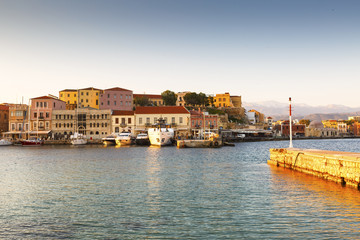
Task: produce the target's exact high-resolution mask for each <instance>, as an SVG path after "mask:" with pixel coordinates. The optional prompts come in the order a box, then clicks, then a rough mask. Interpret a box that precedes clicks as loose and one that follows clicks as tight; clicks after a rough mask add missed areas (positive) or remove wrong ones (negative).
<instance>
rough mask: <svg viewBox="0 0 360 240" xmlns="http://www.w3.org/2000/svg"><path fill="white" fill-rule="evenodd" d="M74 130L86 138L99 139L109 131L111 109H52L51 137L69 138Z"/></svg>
mask: <svg viewBox="0 0 360 240" xmlns="http://www.w3.org/2000/svg"><path fill="white" fill-rule="evenodd" d="M74 132H79V133H82V134H84V135H86V138H88V139H101V138H103V137H105V136H107V135H108V134H110V133H111V110H109V109H107V110H98V109H93V108H79V109H77V110H54V111H53V114H52V133H53V134H52V137H53V138H55V139H59V138H65V139H67V138H69V137H70V136H71V135H72V134H73V133H74Z"/></svg>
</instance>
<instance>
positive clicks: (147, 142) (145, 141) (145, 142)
mask: <svg viewBox="0 0 360 240" xmlns="http://www.w3.org/2000/svg"><path fill="white" fill-rule="evenodd" d="M135 143H136V145H140V146H148V145H150V140H149V139H148V138H147V139H136V140H135Z"/></svg>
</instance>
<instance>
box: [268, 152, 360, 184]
mask: <svg viewBox="0 0 360 240" xmlns="http://www.w3.org/2000/svg"><path fill="white" fill-rule="evenodd" d="M268 164H272V165H276V166H278V167H285V168H290V169H294V170H296V171H299V172H304V173H307V174H311V175H315V176H318V177H321V178H324V179H326V180H330V181H335V182H338V183H341V184H343V185H347V186H352V187H356V188H358V189H360V153H352V152H336V151H326V150H317V149H299V148H280V149H276V148H275V149H270V160H268Z"/></svg>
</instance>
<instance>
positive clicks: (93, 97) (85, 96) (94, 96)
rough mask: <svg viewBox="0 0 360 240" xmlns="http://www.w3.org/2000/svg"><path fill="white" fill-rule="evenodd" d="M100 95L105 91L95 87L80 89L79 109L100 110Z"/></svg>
mask: <svg viewBox="0 0 360 240" xmlns="http://www.w3.org/2000/svg"><path fill="white" fill-rule="evenodd" d="M100 93H103V90H101V89H97V88H93V87H90V88H83V89H79V107H91V108H95V109H99V96H100Z"/></svg>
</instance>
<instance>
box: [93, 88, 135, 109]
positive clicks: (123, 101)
mask: <svg viewBox="0 0 360 240" xmlns="http://www.w3.org/2000/svg"><path fill="white" fill-rule="evenodd" d="M99 100H100V106H99V109H101V110H103V109H111V110H122V111H132V110H133V92H132V91H131V90H128V89H124V88H118V87H116V88H109V89H105V90H104V92H103V93H101V94H100V98H99Z"/></svg>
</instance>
